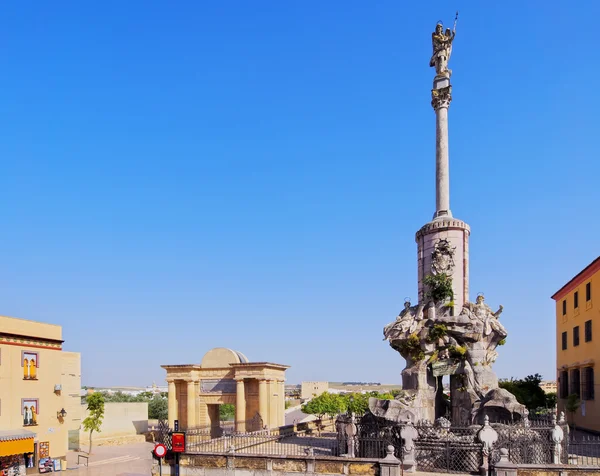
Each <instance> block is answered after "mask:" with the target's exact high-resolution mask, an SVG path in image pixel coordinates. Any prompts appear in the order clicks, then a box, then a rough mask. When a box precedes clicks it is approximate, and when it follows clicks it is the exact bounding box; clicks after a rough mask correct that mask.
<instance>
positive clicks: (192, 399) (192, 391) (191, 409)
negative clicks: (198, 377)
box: [187, 380, 198, 428]
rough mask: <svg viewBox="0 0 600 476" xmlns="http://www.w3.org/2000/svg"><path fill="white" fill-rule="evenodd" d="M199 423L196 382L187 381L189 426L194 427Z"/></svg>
mask: <svg viewBox="0 0 600 476" xmlns="http://www.w3.org/2000/svg"><path fill="white" fill-rule="evenodd" d="M197 425H198V422H197V421H196V382H194V381H193V380H188V381H187V427H188V428H194V427H196V426H197Z"/></svg>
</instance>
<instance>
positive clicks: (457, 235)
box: [415, 217, 471, 314]
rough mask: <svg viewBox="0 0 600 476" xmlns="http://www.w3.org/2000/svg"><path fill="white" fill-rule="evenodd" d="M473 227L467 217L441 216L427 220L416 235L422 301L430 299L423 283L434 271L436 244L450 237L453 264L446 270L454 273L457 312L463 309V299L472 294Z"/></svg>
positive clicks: (420, 297)
mask: <svg viewBox="0 0 600 476" xmlns="http://www.w3.org/2000/svg"><path fill="white" fill-rule="evenodd" d="M470 234H471V229H470V228H469V225H467V224H466V223H465V222H464V221H462V220H459V219H457V218H451V217H440V218H438V219H435V220H433V221H431V222H429V223H426V224H425V225H424V226H423V227H421V229H420V230H419V231H418V232H417V233H416V235H415V241H416V242H417V256H418V263H417V266H418V277H419V303H423V302H425V300H426V296H425V293H426V289H425V286H424V284H423V279H424V278H425V276H427V275H429V274H432V272H433V271H432V270H433V264H434V262H433V259H434V252H435V251H436V244H438V243H439V242H440V241H441V240H447V241H448V243H449V245H450V247H451V248H452V249H453V250H454V253H453V257H452V261H453V266H451V267H449V269H448V270H446V271H444V272H446V274H449V275H451V276H452V288H453V291H454V312H455V313H456V314H458V313H460V311H461V309H462V305H463V303H465V302H466V301H467V300H468V298H469V235H470Z"/></svg>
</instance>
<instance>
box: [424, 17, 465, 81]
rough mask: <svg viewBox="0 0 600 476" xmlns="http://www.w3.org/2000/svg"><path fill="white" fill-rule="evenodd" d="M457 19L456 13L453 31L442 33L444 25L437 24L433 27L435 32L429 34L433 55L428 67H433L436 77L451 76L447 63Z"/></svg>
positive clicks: (448, 30)
mask: <svg viewBox="0 0 600 476" xmlns="http://www.w3.org/2000/svg"><path fill="white" fill-rule="evenodd" d="M457 19H458V12H457V13H456V18H455V20H454V29H453V30H452V31H450V28H446V32H444V25H442V23H441V22H439V23H438V24H437V25H436V26H435V31H434V32H433V33H432V34H431V43H432V45H433V55H432V56H431V59H430V60H429V66H431V67H433V66H435V72H436V75H437V76H444V77H446V78H449V77H450V75H451V74H452V71H451V70H450V69H448V62H449V61H450V55H451V54H452V42H453V41H454V37H455V36H456V20H457Z"/></svg>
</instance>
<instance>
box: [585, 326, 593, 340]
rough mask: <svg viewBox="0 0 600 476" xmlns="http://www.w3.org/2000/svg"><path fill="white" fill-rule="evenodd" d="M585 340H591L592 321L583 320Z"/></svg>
mask: <svg viewBox="0 0 600 476" xmlns="http://www.w3.org/2000/svg"><path fill="white" fill-rule="evenodd" d="M585 341H586V342H592V321H585Z"/></svg>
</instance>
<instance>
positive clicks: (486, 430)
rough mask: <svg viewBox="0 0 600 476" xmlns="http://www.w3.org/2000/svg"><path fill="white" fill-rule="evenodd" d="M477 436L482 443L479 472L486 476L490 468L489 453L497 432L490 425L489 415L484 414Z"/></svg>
mask: <svg viewBox="0 0 600 476" xmlns="http://www.w3.org/2000/svg"><path fill="white" fill-rule="evenodd" d="M477 438H478V439H479V441H480V442H481V443H482V444H483V448H482V456H483V458H482V460H483V461H482V464H481V466H480V467H479V474H481V476H486V475H487V474H488V472H489V470H490V453H491V452H492V448H493V446H494V443H496V442H497V441H498V432H497V431H496V430H494V429H493V428H492V427H491V426H490V417H489V416H487V415H486V416H485V419H484V420H483V427H482V428H481V430H479V433H477Z"/></svg>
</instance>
